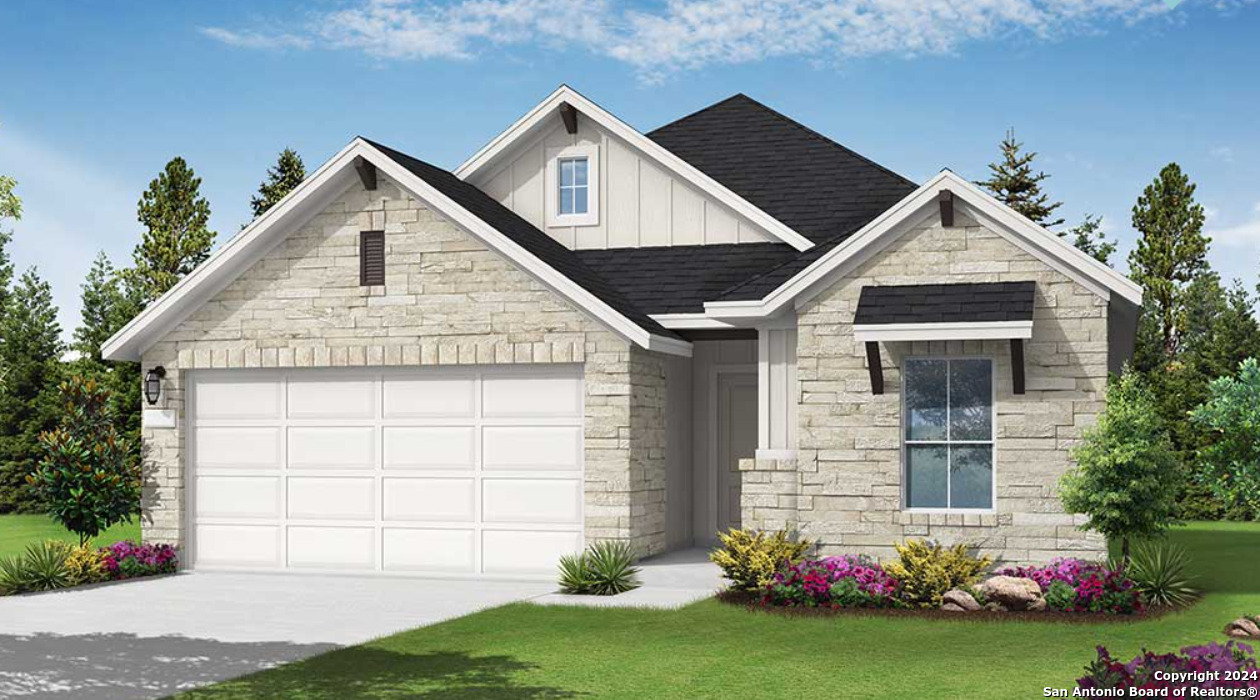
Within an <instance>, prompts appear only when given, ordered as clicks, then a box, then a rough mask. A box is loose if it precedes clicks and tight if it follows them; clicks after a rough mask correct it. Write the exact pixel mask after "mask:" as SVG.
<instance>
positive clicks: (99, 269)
mask: <svg viewBox="0 0 1260 700" xmlns="http://www.w3.org/2000/svg"><path fill="white" fill-rule="evenodd" d="M80 288H81V289H82V290H83V292H82V299H83V312H82V318H83V322H82V325H80V326H79V327H78V328H76V329H74V344H73V349H74V350H77V351H78V352H79V355H80V357H82V358H83V359H85V360H90V361H91V362H93V363H97V364H99V363H101V361H102V360H101V345H102V344H103V343H104V342H105V341H106V340H109V338H110V336H112V335H113V334H114V333H116V332H117V331H118V329H119V328H121V327H122V325H123V324H125V323H126V320H125V319H123V320H122V323H119V318H118V315H119V311H120V310H121V309H120V306H121V305H122V302H123V299H122V283H121V281H120V280H119V277H118V273H117V272H116V271H115V270H114V265H113V263H111V262H110V261H109V257H108V256H106V255H105V251H103V250H102V251H100V252H98V253H97V254H96V259H95V260H93V261H92V268H91V269H90V270H88V275H87V279H86V280H84V282H83V285H82V286H81V287H80Z"/></svg>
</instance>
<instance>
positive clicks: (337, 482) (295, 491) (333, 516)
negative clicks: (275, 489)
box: [288, 476, 376, 520]
mask: <svg viewBox="0 0 1260 700" xmlns="http://www.w3.org/2000/svg"><path fill="white" fill-rule="evenodd" d="M288 499H289V508H288V516H289V517H290V518H297V519H311V520H323V519H330V520H372V519H374V518H375V517H376V480H375V479H373V478H371V477H366V478H361V479H359V478H339V477H311V476H292V477H289V491H288Z"/></svg>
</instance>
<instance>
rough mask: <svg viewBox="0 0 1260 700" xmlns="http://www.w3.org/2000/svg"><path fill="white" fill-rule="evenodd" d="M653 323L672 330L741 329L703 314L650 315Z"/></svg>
mask: <svg viewBox="0 0 1260 700" xmlns="http://www.w3.org/2000/svg"><path fill="white" fill-rule="evenodd" d="M649 315H650V316H651V318H652V320H653V321H656V322H657V323H659V324H661V325H662V326H664V327H666V328H668V329H670V330H679V329H681V330H687V329H719V328H740V326H737V325H735V324H734V323H727V322H726V321H721V320H718V319H716V318H709V317H708V316H705V315H704V314H702V313H691V314H686V313H681V314H649Z"/></svg>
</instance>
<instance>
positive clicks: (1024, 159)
mask: <svg viewBox="0 0 1260 700" xmlns="http://www.w3.org/2000/svg"><path fill="white" fill-rule="evenodd" d="M1023 146H1024V144H1022V143H1020V142H1018V141H1016V140H1015V130H1014V129H1011V130H1009V131H1007V132H1006V138H1005V139H1003V140H1002V145H1001V149H1002V160H1001V161H1000V162H997V163H989V179H988V180H984V181H980V182H977V183H976V184H977V185H979V186H981V187H983V188H985V189H987V190H988V191H989V192H991V193H993V196H994V197H997V198H998V199H999V200H1001V201H1002V202H1003V203H1005V204H1006V205H1007V206H1009V207H1010V208H1012V209H1014V210H1015V211H1017V212H1019V213H1020V214H1023V215H1024V216H1026V217H1028V218H1029V219H1031V220H1032V221H1033V222H1034V223H1037V224H1039V225H1041V226H1045V227H1046V228H1049V227H1051V226H1058V225H1059V224H1061V223H1063V219H1054V220H1051V217H1052V216H1053V215H1054V210H1055V209H1058V208H1059V207H1061V206H1063V202H1051V201H1050V196H1049V195H1047V194H1045V193H1044V192H1042V191H1041V182H1042V181H1043V180H1045V179H1046V178H1047V177H1050V176H1049V175H1047V174H1045V173H1044V172H1037V173H1033V160H1034V159H1036V157H1037V153H1036V152H1035V151H1029V152H1028V153H1022V152H1020V149H1021V148H1023Z"/></svg>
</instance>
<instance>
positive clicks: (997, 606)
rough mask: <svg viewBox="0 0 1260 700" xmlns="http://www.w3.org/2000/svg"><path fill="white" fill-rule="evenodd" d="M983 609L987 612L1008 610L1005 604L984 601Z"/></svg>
mask: <svg viewBox="0 0 1260 700" xmlns="http://www.w3.org/2000/svg"><path fill="white" fill-rule="evenodd" d="M984 609H985V610H988V611H989V612H1008V611H1007V609H1006V606H1005V605H1002V604H1001V603H985V604H984Z"/></svg>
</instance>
